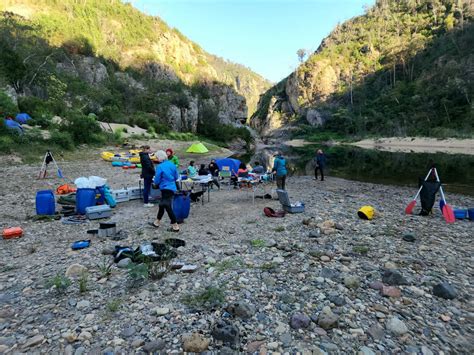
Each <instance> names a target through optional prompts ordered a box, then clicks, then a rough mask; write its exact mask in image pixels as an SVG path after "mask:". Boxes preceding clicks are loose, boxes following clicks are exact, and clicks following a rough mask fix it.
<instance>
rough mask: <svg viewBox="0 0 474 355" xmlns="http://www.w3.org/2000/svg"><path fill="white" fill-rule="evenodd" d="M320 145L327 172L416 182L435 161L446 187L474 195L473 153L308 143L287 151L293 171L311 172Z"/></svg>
mask: <svg viewBox="0 0 474 355" xmlns="http://www.w3.org/2000/svg"><path fill="white" fill-rule="evenodd" d="M318 148H322V149H323V150H324V152H325V154H326V156H327V158H328V168H327V174H328V175H332V176H338V177H342V178H346V179H351V180H358V181H367V182H374V183H381V184H393V185H416V184H417V181H418V180H417V179H418V176H423V177H424V176H425V175H426V173H427V171H428V169H429V167H430V165H431V162H434V163H435V164H436V167H437V169H438V173H439V175H440V178H441V181H442V182H443V186H445V189H446V190H447V191H452V192H459V193H464V194H469V195H474V156H470V155H461V154H458V155H453V154H443V153H436V154H427V153H392V152H383V151H378V150H372V149H363V148H358V147H353V146H347V145H339V146H333V147H321V146H320V145H314V146H313V145H309V146H305V147H298V148H289V150H288V151H287V152H286V153H287V154H286V155H287V159H288V166H289V169H290V171H291V172H292V173H293V174H296V175H312V174H313V165H312V160H313V157H314V154H315V151H316V149H318Z"/></svg>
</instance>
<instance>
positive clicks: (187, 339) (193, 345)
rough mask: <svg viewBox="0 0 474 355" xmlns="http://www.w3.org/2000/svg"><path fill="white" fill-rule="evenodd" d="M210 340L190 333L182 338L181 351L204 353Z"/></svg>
mask: <svg viewBox="0 0 474 355" xmlns="http://www.w3.org/2000/svg"><path fill="white" fill-rule="evenodd" d="M210 342H211V341H210V339H208V338H206V337H205V336H204V335H202V334H199V333H192V334H191V335H186V336H184V337H183V345H182V346H183V350H184V351H185V352H193V353H201V352H203V351H206V350H207V348H208V347H209V344H210Z"/></svg>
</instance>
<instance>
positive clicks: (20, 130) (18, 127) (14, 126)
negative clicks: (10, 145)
mask: <svg viewBox="0 0 474 355" xmlns="http://www.w3.org/2000/svg"><path fill="white" fill-rule="evenodd" d="M3 122H4V123H5V126H7V127H8V128H9V129H11V130H14V131H17V132H18V133H19V134H23V128H22V127H21V125H20V124H19V123H18V122H16V121H13V120H3Z"/></svg>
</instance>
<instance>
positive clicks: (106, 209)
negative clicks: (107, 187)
mask: <svg viewBox="0 0 474 355" xmlns="http://www.w3.org/2000/svg"><path fill="white" fill-rule="evenodd" d="M111 216H112V209H111V208H110V206H109V205H100V206H90V207H86V217H87V218H89V219H99V218H109V217H111Z"/></svg>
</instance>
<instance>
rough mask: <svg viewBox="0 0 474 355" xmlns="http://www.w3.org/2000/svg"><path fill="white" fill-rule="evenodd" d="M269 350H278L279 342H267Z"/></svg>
mask: <svg viewBox="0 0 474 355" xmlns="http://www.w3.org/2000/svg"><path fill="white" fill-rule="evenodd" d="M267 348H268V350H276V349H278V343H277V342H276V341H272V342H270V343H268V344H267Z"/></svg>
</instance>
